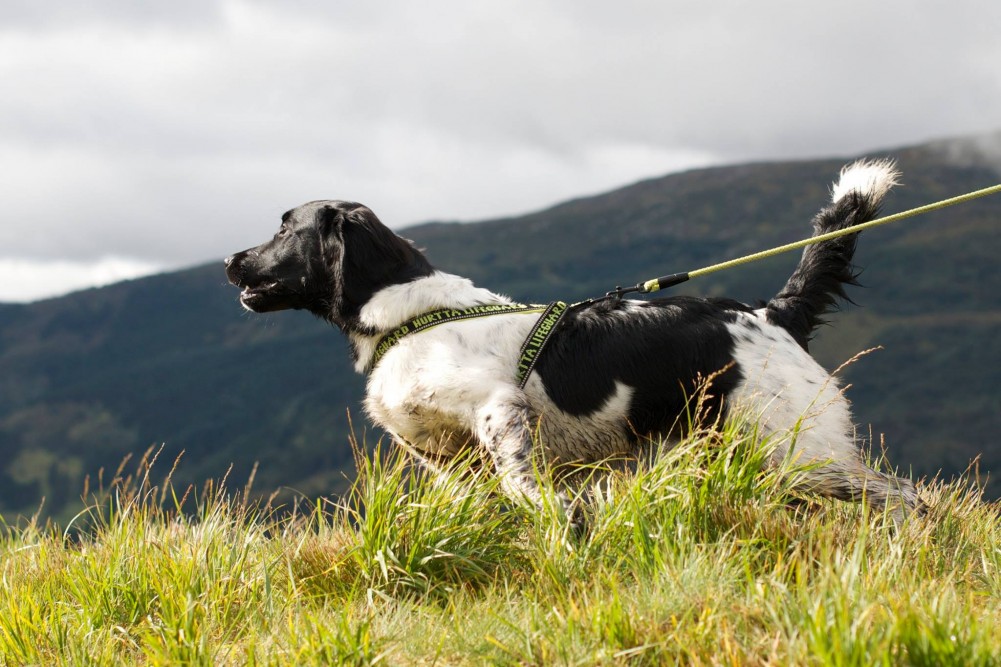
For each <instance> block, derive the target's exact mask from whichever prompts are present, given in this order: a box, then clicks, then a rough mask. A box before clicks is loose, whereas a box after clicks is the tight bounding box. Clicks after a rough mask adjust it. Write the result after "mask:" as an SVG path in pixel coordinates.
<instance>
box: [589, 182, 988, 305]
mask: <svg viewBox="0 0 1001 667" xmlns="http://www.w3.org/2000/svg"><path fill="white" fill-rule="evenodd" d="M999 192H1001V184H999V185H994V186H991V187H989V188H984V189H982V190H976V191H975V192H969V193H967V194H965V195H959V196H958V197H952V198H951V199H943V200H942V201H937V202H934V203H932V204H926V205H925V206H919V207H918V208H912V209H910V210H908V211H903V212H901V213H894V214H893V215H888V216H886V217H884V218H877V219H876V220H870V221H869V222H863V223H860V224H858V225H852V226H851V227H845V228H844V229H839V230H837V231H833V232H828V233H826V234H821V235H819V236H812V237H810V238H808V239H803V240H802V241H796V242H794V243H787V244H785V245H781V246H778V247H776V248H771V249H770V250H762V251H761V252H756V253H754V254H753V255H745V256H743V257H738V258H736V259H731V260H729V261H726V262H720V263H719V264H713V265H712V266H707V267H705V268H702V269H696V270H695V271H687V272H684V273H672V274H669V275H666V276H661V277H660V278H654V279H653V280H647V281H646V282H642V283H638V284H636V285H634V286H633V287H616V288H615V289H614V290H612V291H611V292H608V293H607V294H606V295H605V296H615V297H621V296H622V295H623V294H629V293H630V292H640V293H642V294H647V293H649V292H656V291H657V290H662V289H666V288H668V287H672V286H674V285H678V284H681V283H683V282H685V281H686V280H689V279H691V278H699V277H701V276H705V275H709V274H710V273H716V272H717V271H722V270H724V269H730V268H733V267H735V266H740V265H741V264H747V263H748V262H755V261H757V260H759V259H765V258H767V257H772V256H774V255H779V254H781V253H784V252H789V251H790V250H797V249H799V248H805V247H806V246H808V245H813V244H814V243H821V242H823V241H830V240H831V239H836V238H838V237H839V236H847V235H848V234H855V233H857V232H861V231H862V230H864V229H869V228H870V227H878V226H879V225H886V224H889V223H891V222H897V221H898V220H904V219H905V218H911V217H914V216H915V215H921V214H922V213H930V212H931V211H937V210H939V209H941V208H946V207H947V206H953V205H955V204H962V203H964V202H968V201H972V200H974V199H979V198H980V197H986V196H987V195H993V194H997V193H999Z"/></svg>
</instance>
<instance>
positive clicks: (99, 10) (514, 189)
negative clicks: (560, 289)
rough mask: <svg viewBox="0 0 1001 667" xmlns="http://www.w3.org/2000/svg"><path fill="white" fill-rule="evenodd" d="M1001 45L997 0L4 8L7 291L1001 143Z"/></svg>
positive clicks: (196, 2)
mask: <svg viewBox="0 0 1001 667" xmlns="http://www.w3.org/2000/svg"><path fill="white" fill-rule="evenodd" d="M925 7H929V8H928V9H926V8H925ZM999 34H1001V3H997V2H984V1H983V0H975V1H974V0H953V1H952V2H948V3H916V2H913V0H912V1H909V2H885V1H884V2H871V1H870V2H862V1H856V0H850V1H849V0H842V1H841V2H838V3H833V4H832V3H808V2H794V1H789V2H776V1H773V0H758V1H756V2H705V1H692V2H678V1H673V0H671V1H665V0H651V1H648V2H646V1H640V0H618V1H617V2H615V3H611V2H590V1H582V0H567V1H565V2H562V1H560V2H557V1H549V0H531V1H524V2H522V1H519V0H506V1H504V2H500V1H490V0H476V1H475V2H459V1H458V0H455V1H453V2H434V1H430V2H428V1H425V2H404V1H402V0H388V1H387V0H383V1H379V2H372V1H369V2H333V1H331V2H308V1H305V0H295V1H289V0H285V1H279V0H274V1H266V0H222V1H216V0H172V1H171V2H157V3H152V2H148V3H143V2H137V1H136V0H107V1H100V0H90V1H89V2H86V3H83V2H79V1H78V0H46V1H45V2H39V1H38V0H0V202H2V211H3V213H2V215H3V219H2V225H0V300H7V301H11V300H29V299H34V298H40V297H43V296H47V295H51V294H58V293H62V292H65V291H67V290H69V289H72V288H78V287H82V286H85V285H90V284H97V283H101V282H108V281H111V280H115V279H119V278H123V277H128V276H133V275H138V274H142V273H148V272H151V271H157V270H164V269H172V268H178V267H184V266H190V265H194V264H198V263H201V262H205V261H216V260H220V261H221V258H222V257H223V256H225V255H227V254H229V253H231V252H234V251H236V250H239V249H243V248H245V247H247V246H251V245H256V244H257V243H259V242H260V241H262V240H264V238H265V237H266V236H268V235H270V234H271V233H273V231H274V230H275V229H276V227H277V224H278V222H279V216H280V215H281V213H282V212H284V211H285V210H287V209H289V208H291V207H292V206H294V205H296V204H299V203H302V202H304V201H307V200H311V199H328V198H339V199H353V200H357V201H361V202H363V203H366V204H368V205H369V206H371V207H372V208H373V209H374V210H375V211H376V213H377V214H379V215H380V217H381V218H382V219H383V220H384V221H385V222H386V223H387V224H389V225H390V226H392V227H397V228H398V227H402V226H404V225H408V224H413V223H416V222H421V221H426V220H430V219H438V220H479V219H484V218H490V217H497V216H503V215H510V214H517V213H523V212H527V211H530V210H533V209H538V208H541V207H544V206H547V205H549V204H553V203H556V202H559V201H561V200H564V199H567V198H570V197H573V196H578V195H583V194H591V193H596V192H600V191H603V190H608V189H611V188H613V187H616V186H619V185H624V184H626V183H629V182H632V181H635V180H638V179H640V178H645V177H651V176H658V175H661V174H665V173H668V172H671V171H678V170H681V169H685V168H690V167H695V166H704V165H710V164H723V163H732V162H736V161H743V160H748V159H780V158H789V157H817V156H828V155H849V154H854V153H858V152H862V151H866V150H873V149H878V148H885V147H893V146H899V145H906V144H911V143H919V142H922V141H925V140H928V139H933V138H941V137H949V136H955V135H967V134H974V133H980V132H985V131H991V130H997V129H999V128H1001V39H999V37H998V35H999ZM220 275H221V274H220Z"/></svg>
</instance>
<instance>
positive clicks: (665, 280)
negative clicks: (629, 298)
mask: <svg viewBox="0 0 1001 667" xmlns="http://www.w3.org/2000/svg"><path fill="white" fill-rule="evenodd" d="M688 278H689V274H688V273H687V272H685V273H671V274H669V275H666V276H661V277H660V278H654V279H653V280H647V281H646V282H643V283H638V284H636V285H633V286H632V287H619V286H618V285H616V286H615V289H613V290H612V291H611V292H605V296H606V297H615V298H616V299H621V298H622V295H623V294H631V293H632V292H639V293H640V294H648V293H650V292H656V291H657V290H662V289H667V288H668V287H674V286H675V285H680V284H681V283H683V282H685V281H686V280H688Z"/></svg>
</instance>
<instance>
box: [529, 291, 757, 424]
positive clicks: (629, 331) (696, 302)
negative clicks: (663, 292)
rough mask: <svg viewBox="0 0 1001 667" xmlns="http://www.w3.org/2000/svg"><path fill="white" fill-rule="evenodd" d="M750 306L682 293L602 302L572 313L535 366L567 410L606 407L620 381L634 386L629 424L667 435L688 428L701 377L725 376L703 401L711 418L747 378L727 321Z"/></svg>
mask: <svg viewBox="0 0 1001 667" xmlns="http://www.w3.org/2000/svg"><path fill="white" fill-rule="evenodd" d="M750 310H751V309H750V308H749V307H748V306H745V305H744V304H741V303H738V302H736V301H732V300H728V299H697V298H693V297H682V296H678V297H669V298H665V299H656V300H653V301H648V302H640V303H637V302H623V301H613V300H609V301H599V302H597V303H595V304H592V305H589V306H586V307H581V308H575V309H573V310H571V311H570V312H569V313H567V315H566V316H565V317H564V321H563V323H562V325H561V326H560V329H559V331H558V332H557V334H556V335H555V336H554V337H553V339H552V340H551V341H550V343H549V346H548V347H547V348H546V351H545V354H543V355H542V358H541V359H540V360H539V362H538V365H537V366H536V369H535V370H536V372H537V373H538V374H539V376H540V378H541V379H542V382H543V385H544V386H545V388H546V393H547V394H548V395H549V397H550V399H551V400H552V401H553V402H554V403H555V404H556V405H557V407H559V408H560V409H561V410H563V411H564V412H566V413H568V414H571V415H575V416H584V415H588V414H591V413H593V412H595V411H597V410H600V409H601V407H602V406H603V405H604V404H605V402H606V401H607V400H608V399H609V398H610V397H611V396H612V395H613V394H614V392H615V383H616V382H617V381H618V382H621V383H623V384H625V385H627V386H629V387H632V388H633V389H634V394H633V396H632V402H631V405H630V407H629V421H630V425H631V427H632V429H633V431H634V432H635V434H636V435H637V436H646V435H650V434H667V433H669V432H671V431H672V430H673V429H674V427H675V425H677V426H678V427H680V428H681V430H682V431H683V430H685V427H686V426H687V423H688V419H687V418H686V413H687V411H689V410H691V409H692V407H693V397H694V396H695V395H696V392H697V390H698V382H699V379H701V380H702V381H705V380H707V379H708V378H709V377H710V376H712V375H714V374H716V373H720V374H719V375H718V376H716V377H715V378H714V380H713V384H712V389H711V391H710V394H711V397H710V398H709V400H708V401H707V402H706V404H705V406H704V407H705V408H706V409H707V410H708V412H709V414H708V416H709V417H710V418H711V417H714V416H716V415H718V414H719V413H720V411H721V409H722V397H723V396H725V395H726V394H728V393H729V392H730V391H731V390H732V389H733V388H734V387H735V386H736V385H737V383H738V382H739V381H740V379H741V375H740V369H738V368H736V366H734V365H733V352H732V351H733V339H732V337H731V336H730V333H729V331H728V330H727V328H726V324H727V323H732V322H733V321H734V320H735V313H736V312H749V311H750ZM721 371H722V372H721ZM693 417H694V415H693Z"/></svg>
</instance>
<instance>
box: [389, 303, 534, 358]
mask: <svg viewBox="0 0 1001 667" xmlns="http://www.w3.org/2000/svg"><path fill="white" fill-rule="evenodd" d="M545 310H546V306H543V305H539V304H523V303H501V304H493V305H486V306H472V307H471V308H442V309H441V310H432V311H431V312H428V313H421V314H420V315H418V316H417V317H415V318H413V319H412V320H410V321H408V322H405V323H403V324H401V325H400V326H398V327H397V328H396V329H394V330H393V331H390V332H389V333H388V334H386V335H385V336H383V337H382V338H380V339H379V342H378V343H377V344H376V346H375V352H373V353H372V362H371V363H370V364H369V368H375V365H376V364H377V363H379V360H380V359H382V357H383V355H384V354H386V352H388V351H389V350H390V348H392V347H393V346H394V345H396V344H397V343H398V342H400V339H401V338H404V337H405V336H409V335H410V334H415V333H418V332H421V331H424V330H426V329H430V328H431V327H435V326H438V325H439V324H445V323H446V322H456V321H459V320H468V319H471V318H473V317H486V316H487V315H506V314H508V313H541V312H544V311H545Z"/></svg>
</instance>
